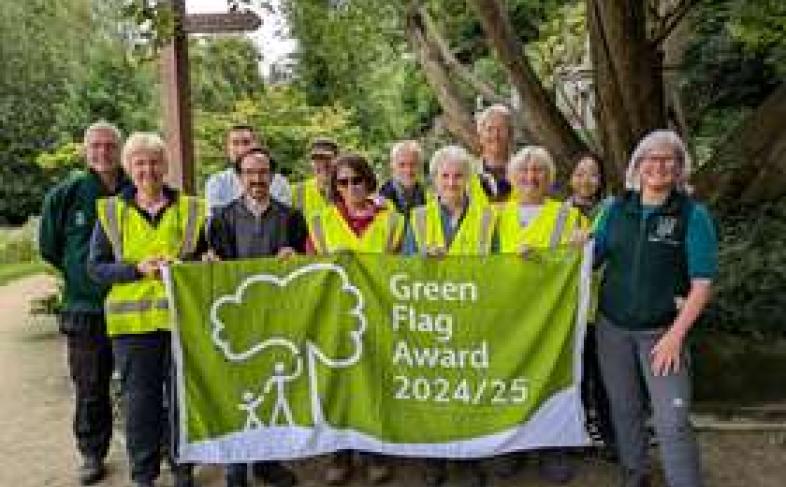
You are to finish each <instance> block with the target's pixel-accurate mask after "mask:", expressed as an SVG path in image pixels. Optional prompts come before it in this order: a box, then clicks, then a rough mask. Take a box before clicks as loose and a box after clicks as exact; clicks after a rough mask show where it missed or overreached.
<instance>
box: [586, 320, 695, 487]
mask: <svg viewBox="0 0 786 487" xmlns="http://www.w3.org/2000/svg"><path fill="white" fill-rule="evenodd" d="M597 326H598V328H597V331H596V338H597V345H598V356H599V357H600V370H601V374H602V376H603V381H604V383H605V385H606V390H607V391H608V395H609V402H610V404H611V417H612V422H613V424H614V433H615V436H616V438H617V447H618V448H619V455H620V463H621V464H622V466H623V468H625V469H628V470H631V471H633V472H638V473H645V472H647V471H648V470H649V465H648V463H649V462H648V456H647V437H646V429H645V421H646V417H645V412H644V411H645V408H644V406H645V404H644V401H645V400H646V397H647V396H646V394H645V391H643V390H642V381H641V377H643V378H644V383H645V384H646V388H647V392H648V393H649V398H650V401H651V407H652V414H653V420H654V424H655V433H656V435H657V437H658V442H659V445H660V455H661V463H662V464H663V468H664V471H665V474H666V483H667V484H668V485H669V487H701V486H702V485H703V483H702V480H701V473H700V465H699V450H698V445H697V443H696V437H695V435H694V433H693V428H692V426H691V424H690V405H691V370H690V362H689V359H688V353H687V351H686V350H685V348H683V356H682V358H681V359H680V370H679V372H678V373H676V374H675V373H672V374H670V375H667V376H665V377H664V376H661V377H655V376H654V375H653V373H652V367H651V363H652V359H651V356H650V352H651V351H652V348H653V347H654V346H655V344H656V343H657V341H658V339H659V338H660V337H661V336H662V335H663V333H664V332H665V328H661V329H655V330H636V331H633V330H626V329H624V328H620V327H618V326H615V325H614V324H612V323H611V322H610V321H609V320H608V319H607V318H605V317H603V316H601V317H600V319H599V320H598V325H597Z"/></svg>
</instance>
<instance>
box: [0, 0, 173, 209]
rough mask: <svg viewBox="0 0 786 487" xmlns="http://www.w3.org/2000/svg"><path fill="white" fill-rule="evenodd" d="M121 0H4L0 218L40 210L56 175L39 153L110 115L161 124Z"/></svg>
mask: <svg viewBox="0 0 786 487" xmlns="http://www.w3.org/2000/svg"><path fill="white" fill-rule="evenodd" d="M117 5H119V0H111V1H106V2H92V1H90V0H70V1H68V2H65V1H56V2H52V1H48V0H47V1H44V0H31V1H29V2H1V3H0V127H2V128H3V129H2V130H0V223H12V224H20V223H22V222H24V221H25V220H26V218H27V217H28V216H29V215H31V214H35V213H37V212H38V210H39V207H40V204H41V199H42V197H43V193H44V192H45V191H46V190H47V189H48V188H49V187H50V186H51V184H52V183H53V181H56V180H57V176H58V175H59V174H60V173H58V172H56V171H55V172H54V173H50V172H49V171H48V169H47V168H46V167H44V166H45V165H44V166H42V165H39V164H36V160H37V157H38V155H39V154H41V153H52V154H55V153H58V152H59V149H58V146H59V145H60V144H63V143H70V142H72V141H74V140H80V139H81V135H82V131H83V130H84V127H85V125H87V124H88V123H90V122H92V121H94V120H97V119H105V120H108V121H110V122H113V123H116V124H118V125H119V126H120V127H121V129H123V130H125V131H129V130H131V129H135V130H143V129H150V128H153V127H155V126H156V125H157V123H156V122H157V116H156V115H157V111H156V105H157V103H158V97H157V96H156V90H155V85H154V82H153V80H154V77H155V76H156V75H155V70H154V66H152V65H142V66H136V65H134V64H133V63H132V62H131V61H130V59H129V57H128V56H127V53H128V49H129V42H130V39H131V37H130V30H129V28H128V26H127V25H125V24H124V23H123V22H121V21H120V20H119V18H118V16H117V13H116V9H115V7H117Z"/></svg>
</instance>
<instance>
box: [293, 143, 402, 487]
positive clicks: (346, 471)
mask: <svg viewBox="0 0 786 487" xmlns="http://www.w3.org/2000/svg"><path fill="white" fill-rule="evenodd" d="M376 189H377V178H376V176H374V171H373V170H372V169H371V166H370V165H369V163H368V161H366V159H365V158H363V157H362V156H360V155H358V154H344V155H341V156H339V158H338V159H337V160H336V164H335V167H334V168H333V172H332V174H331V177H330V194H331V198H332V204H331V205H330V206H328V207H327V208H325V209H324V210H322V211H320V212H316V213H314V214H312V215H309V216H308V217H307V220H308V229H309V239H308V242H307V244H306V251H307V252H308V253H309V254H312V255H314V254H316V255H330V254H335V253H337V252H356V253H364V254H385V253H398V251H399V248H400V247H401V238H402V234H403V229H404V217H403V216H402V215H400V214H399V213H397V212H396V211H395V209H390V208H389V207H388V206H387V205H385V204H384V202H383V201H376V200H375V199H374V198H372V195H373V193H374V191H376ZM362 458H363V460H364V463H366V465H367V479H368V483H369V484H371V485H377V484H381V483H384V482H386V481H387V480H389V479H390V477H391V470H390V467H389V464H388V462H387V461H386V458H385V457H384V456H381V455H377V454H370V453H365V454H363V455H362ZM351 468H352V452H351V451H341V452H337V453H333V454H331V456H330V461H329V466H328V469H327V471H326V472H325V482H326V483H327V484H328V485H344V484H346V483H347V482H349V480H350V477H351V473H352V471H351Z"/></svg>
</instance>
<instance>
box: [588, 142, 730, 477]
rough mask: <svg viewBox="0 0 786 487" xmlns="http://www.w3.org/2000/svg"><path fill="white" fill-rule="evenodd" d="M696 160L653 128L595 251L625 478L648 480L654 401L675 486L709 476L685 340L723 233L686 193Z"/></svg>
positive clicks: (603, 344)
mask: <svg viewBox="0 0 786 487" xmlns="http://www.w3.org/2000/svg"><path fill="white" fill-rule="evenodd" d="M689 169H690V160H689V158H688V156H687V153H686V151H685V145H684V143H683V142H682V140H681V139H680V137H679V136H678V135H677V134H676V133H674V132H673V131H670V130H656V131H654V132H652V133H650V134H648V135H647V136H645V137H644V138H643V139H642V140H641V142H639V144H638V146H637V147H636V149H635V150H634V151H633V156H632V157H631V161H630V166H629V168H628V172H627V184H628V187H629V189H628V191H627V192H626V193H625V194H624V195H622V196H620V197H618V198H614V199H613V200H612V201H611V202H610V203H609V204H608V205H607V206H606V207H605V208H604V209H603V210H602V212H601V214H600V216H599V217H598V219H597V222H596V230H595V248H596V257H597V260H598V261H599V262H600V263H605V272H604V275H603V280H602V282H601V290H600V302H599V319H598V324H597V330H596V339H597V349H598V355H599V357H600V368H601V374H602V376H603V381H604V383H605V384H606V389H607V391H608V395H609V402H610V405H611V416H612V421H613V423H614V430H615V435H616V437H617V446H618V449H619V456H620V463H621V466H622V479H623V483H622V485H623V486H625V487H644V486H648V485H649V461H648V458H647V441H646V438H647V434H646V426H645V420H646V417H645V415H644V410H645V407H644V403H645V401H647V400H649V402H650V403H651V409H652V412H653V419H654V423H655V432H656V435H657V438H658V443H659V445H660V456H661V464H662V465H663V468H664V470H665V473H666V483H667V485H668V486H669V487H700V486H702V485H703V482H702V479H701V473H700V466H699V451H698V445H697V443H696V438H695V436H694V434H693V430H692V427H691V424H690V417H689V415H690V405H691V381H692V379H691V369H690V367H689V361H688V350H687V346H686V343H685V342H686V339H687V336H688V333H689V331H690V329H691V328H692V327H693V325H694V323H695V322H696V319H697V318H698V317H699V315H700V314H701V312H702V310H703V309H704V307H705V306H706V305H707V302H708V301H709V298H710V286H711V283H712V280H713V279H714V277H715V275H716V274H717V267H718V263H717V239H716V236H715V229H714V225H713V223H712V219H711V218H710V216H709V213H708V211H707V208H706V207H705V206H704V205H702V204H700V203H698V202H696V201H694V200H693V199H691V198H690V197H689V196H688V195H687V194H686V192H685V189H684V188H685V186H686V183H687V175H688V173H689ZM642 376H643V377H644V383H645V386H646V389H647V391H646V392H647V393H645V391H644V390H643V388H642V381H641V379H640V378H641V377H642Z"/></svg>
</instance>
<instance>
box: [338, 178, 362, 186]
mask: <svg viewBox="0 0 786 487" xmlns="http://www.w3.org/2000/svg"><path fill="white" fill-rule="evenodd" d="M365 182H366V180H365V179H363V177H362V176H352V177H350V178H338V179H336V186H338V187H339V188H346V187H347V186H349V185H350V184H351V185H352V186H360V185H361V184H364V183H365Z"/></svg>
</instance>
